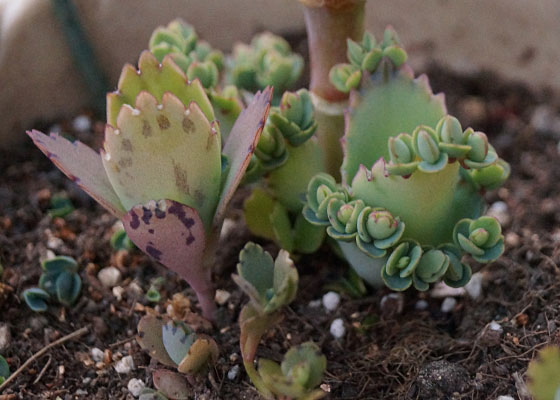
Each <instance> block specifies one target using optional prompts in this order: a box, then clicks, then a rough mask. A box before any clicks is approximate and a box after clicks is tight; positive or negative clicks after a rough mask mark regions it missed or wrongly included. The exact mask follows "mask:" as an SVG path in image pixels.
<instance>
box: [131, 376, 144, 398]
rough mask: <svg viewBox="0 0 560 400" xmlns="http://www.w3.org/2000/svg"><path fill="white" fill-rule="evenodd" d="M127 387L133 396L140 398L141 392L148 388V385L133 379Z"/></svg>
mask: <svg viewBox="0 0 560 400" xmlns="http://www.w3.org/2000/svg"><path fill="white" fill-rule="evenodd" d="M126 387H127V388H128V391H129V392H130V394H131V395H133V396H134V397H138V396H140V392H141V391H142V389H144V388H145V387H146V385H145V384H144V382H142V381H141V380H140V379H136V378H132V379H131V380H129V381H128V385H126Z"/></svg>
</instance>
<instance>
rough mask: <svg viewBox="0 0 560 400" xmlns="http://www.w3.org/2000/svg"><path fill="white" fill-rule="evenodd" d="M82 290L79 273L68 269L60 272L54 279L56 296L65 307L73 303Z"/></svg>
mask: <svg viewBox="0 0 560 400" xmlns="http://www.w3.org/2000/svg"><path fill="white" fill-rule="evenodd" d="M81 291H82V280H81V279H80V275H78V274H76V273H72V272H68V271H64V272H62V273H61V274H60V275H59V276H58V278H57V279H56V298H57V299H58V302H59V303H60V304H62V305H65V306H67V307H69V306H71V305H72V304H74V302H75V301H76V299H77V298H78V296H80V292H81Z"/></svg>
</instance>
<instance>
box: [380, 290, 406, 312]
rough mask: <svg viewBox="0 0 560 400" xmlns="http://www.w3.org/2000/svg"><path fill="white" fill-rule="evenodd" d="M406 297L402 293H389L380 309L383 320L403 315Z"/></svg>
mask: <svg viewBox="0 0 560 400" xmlns="http://www.w3.org/2000/svg"><path fill="white" fill-rule="evenodd" d="M403 308H404V296H403V294H402V293H389V294H386V295H385V296H383V297H382V298H381V301H380V303H379V309H380V311H381V315H383V318H392V317H394V316H396V315H399V314H401V313H402V311H403Z"/></svg>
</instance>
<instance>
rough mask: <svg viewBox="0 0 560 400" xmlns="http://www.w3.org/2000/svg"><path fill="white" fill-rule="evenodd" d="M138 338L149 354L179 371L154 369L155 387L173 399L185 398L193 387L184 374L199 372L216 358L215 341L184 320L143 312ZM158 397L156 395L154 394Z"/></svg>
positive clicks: (189, 374) (202, 371)
mask: <svg viewBox="0 0 560 400" xmlns="http://www.w3.org/2000/svg"><path fill="white" fill-rule="evenodd" d="M137 341H138V343H139V345H140V347H141V348H142V349H143V350H145V351H146V352H148V353H149V355H150V357H152V358H153V359H155V360H157V361H158V362H160V363H161V364H163V365H165V366H167V367H171V368H175V369H176V370H177V371H178V372H180V374H177V373H175V372H172V371H169V370H165V369H160V370H156V371H154V373H153V379H154V385H155V387H156V388H157V389H158V390H159V391H160V392H161V393H163V394H164V395H165V396H167V397H169V398H172V399H187V398H190V396H191V395H192V390H191V389H190V387H189V386H188V385H187V382H186V380H185V377H184V376H182V375H181V374H185V375H188V376H192V375H195V374H202V373H204V372H206V371H207V370H208V368H209V367H210V366H211V365H212V364H214V363H215V362H216V360H217V359H218V354H219V350H218V345H217V344H216V342H215V341H214V339H212V338H211V337H210V336H208V335H205V334H203V333H197V332H195V330H194V329H193V328H192V327H190V326H189V325H187V324H186V323H185V322H183V321H175V320H172V319H171V318H168V317H163V316H154V315H146V316H144V317H142V319H141V320H140V322H139V324H138V336H137ZM156 398H157V397H156Z"/></svg>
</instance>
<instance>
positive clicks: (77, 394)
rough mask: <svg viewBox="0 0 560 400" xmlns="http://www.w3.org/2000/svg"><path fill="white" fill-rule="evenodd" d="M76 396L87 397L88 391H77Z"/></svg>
mask: <svg viewBox="0 0 560 400" xmlns="http://www.w3.org/2000/svg"><path fill="white" fill-rule="evenodd" d="M74 394H75V395H76V396H85V395H87V394H88V392H87V390H83V389H78V390H76V393H74Z"/></svg>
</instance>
